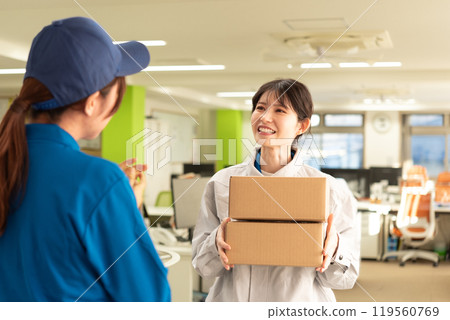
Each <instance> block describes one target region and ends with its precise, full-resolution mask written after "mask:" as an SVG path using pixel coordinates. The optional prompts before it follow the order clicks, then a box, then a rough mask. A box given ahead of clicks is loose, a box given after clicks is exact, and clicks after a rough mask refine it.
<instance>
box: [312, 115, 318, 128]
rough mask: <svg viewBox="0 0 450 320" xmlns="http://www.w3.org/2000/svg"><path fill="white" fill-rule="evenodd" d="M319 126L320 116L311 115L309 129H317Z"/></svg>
mask: <svg viewBox="0 0 450 320" xmlns="http://www.w3.org/2000/svg"><path fill="white" fill-rule="evenodd" d="M319 125H320V116H319V115H318V114H313V115H312V116H311V127H317V126H319Z"/></svg>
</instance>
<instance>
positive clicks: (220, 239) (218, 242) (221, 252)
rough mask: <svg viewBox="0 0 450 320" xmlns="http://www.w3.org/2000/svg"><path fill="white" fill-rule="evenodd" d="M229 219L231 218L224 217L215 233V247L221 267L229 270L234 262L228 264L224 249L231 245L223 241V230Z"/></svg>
mask: <svg viewBox="0 0 450 320" xmlns="http://www.w3.org/2000/svg"><path fill="white" fill-rule="evenodd" d="M230 221H231V218H226V219H224V220H223V221H222V222H221V224H220V226H219V229H218V230H217V234H216V247H217V250H218V251H219V256H220V261H221V262H222V265H223V267H224V268H225V269H226V270H230V268H233V267H234V264H231V265H230V264H228V257H227V254H226V253H225V250H231V247H230V245H229V244H228V243H226V242H225V230H226V228H227V223H228V222H230Z"/></svg>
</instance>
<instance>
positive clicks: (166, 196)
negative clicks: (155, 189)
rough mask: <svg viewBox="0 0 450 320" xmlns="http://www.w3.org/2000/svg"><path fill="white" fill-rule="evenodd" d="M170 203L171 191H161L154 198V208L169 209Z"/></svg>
mask: <svg viewBox="0 0 450 320" xmlns="http://www.w3.org/2000/svg"><path fill="white" fill-rule="evenodd" d="M172 202H173V200H172V191H161V192H160V193H158V196H157V197H156V201H155V207H170V206H171V205H172Z"/></svg>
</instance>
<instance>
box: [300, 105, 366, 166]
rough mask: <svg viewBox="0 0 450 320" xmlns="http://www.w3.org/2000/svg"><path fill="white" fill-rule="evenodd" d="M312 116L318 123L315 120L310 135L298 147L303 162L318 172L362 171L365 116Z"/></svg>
mask: <svg viewBox="0 0 450 320" xmlns="http://www.w3.org/2000/svg"><path fill="white" fill-rule="evenodd" d="M314 116H317V119H318V120H319V121H317V120H314V122H315V126H314V127H313V126H312V129H311V134H308V135H305V136H303V137H302V139H301V141H300V143H299V147H301V148H302V159H303V161H304V162H305V163H306V164H308V165H310V166H313V167H315V168H317V169H320V168H340V169H360V168H362V166H363V155H364V127H363V125H364V114H362V113H352V114H350V113H347V114H336V113H326V114H324V113H317V114H314ZM312 121H313V119H311V122H312ZM316 121H317V122H316Z"/></svg>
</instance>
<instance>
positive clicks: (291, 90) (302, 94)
mask: <svg viewBox="0 0 450 320" xmlns="http://www.w3.org/2000/svg"><path fill="white" fill-rule="evenodd" d="M265 92H272V93H274V94H275V98H276V99H277V100H278V102H279V103H280V104H281V105H282V106H284V107H286V108H289V107H290V106H291V107H292V109H293V110H294V111H295V113H296V114H297V117H298V120H299V121H302V120H304V119H311V116H312V114H313V112H314V105H313V101H312V97H311V93H310V92H309V90H308V88H307V87H306V86H305V85H304V84H303V83H301V82H298V81H296V80H294V79H276V80H273V81H270V82H267V83H265V84H263V85H262V86H261V87H260V88H259V89H258V91H257V92H256V93H255V95H254V96H253V98H252V104H253V107H252V112H253V111H255V108H256V105H257V104H258V101H259V99H260V98H261V96H262V95H263V94H264V93H265ZM308 130H310V129H308ZM301 135H302V134H299V135H298V136H296V137H295V140H294V142H295V141H297V140H298V138H299V137H300V136H301Z"/></svg>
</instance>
